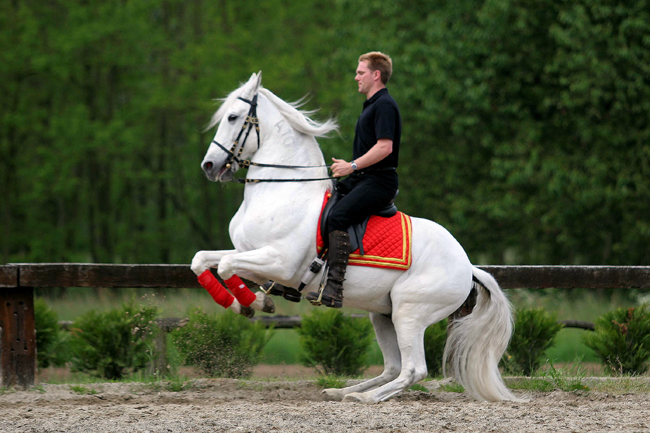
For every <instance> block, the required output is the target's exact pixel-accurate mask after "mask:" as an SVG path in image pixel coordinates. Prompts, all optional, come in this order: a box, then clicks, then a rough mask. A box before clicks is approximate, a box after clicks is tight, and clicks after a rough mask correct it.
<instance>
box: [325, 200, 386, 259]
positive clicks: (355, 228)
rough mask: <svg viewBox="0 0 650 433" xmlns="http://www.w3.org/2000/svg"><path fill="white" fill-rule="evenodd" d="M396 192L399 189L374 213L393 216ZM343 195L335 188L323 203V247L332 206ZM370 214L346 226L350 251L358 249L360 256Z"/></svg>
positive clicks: (327, 237) (326, 242)
mask: <svg viewBox="0 0 650 433" xmlns="http://www.w3.org/2000/svg"><path fill="white" fill-rule="evenodd" d="M397 194H399V191H397V193H396V194H395V197H393V199H392V200H391V201H390V203H388V204H387V205H386V206H384V207H383V208H382V209H380V210H379V211H378V212H376V213H375V214H374V215H377V216H380V217H383V218H390V217H392V216H394V215H395V214H396V213H397V206H395V198H396V197H397ZM343 197H345V194H342V193H341V192H340V191H338V190H337V189H336V188H335V189H334V191H333V192H332V197H330V199H329V200H328V201H327V204H326V205H325V208H324V209H323V212H322V214H321V218H320V228H319V229H320V234H321V238H322V239H323V249H327V248H328V246H329V245H328V244H329V236H328V233H327V225H328V222H329V216H330V214H331V212H332V208H333V207H334V205H335V204H336V203H337V202H338V201H339V200H340V199H341V198H343ZM371 216H372V215H368V217H366V219H365V220H363V221H362V222H360V223H358V224H354V225H352V226H350V227H348V230H347V232H348V234H349V235H350V252H353V251H356V250H359V253H361V255H362V256H363V255H365V250H364V248H363V236H364V235H365V234H366V229H367V227H368V221H369V220H370V217H371Z"/></svg>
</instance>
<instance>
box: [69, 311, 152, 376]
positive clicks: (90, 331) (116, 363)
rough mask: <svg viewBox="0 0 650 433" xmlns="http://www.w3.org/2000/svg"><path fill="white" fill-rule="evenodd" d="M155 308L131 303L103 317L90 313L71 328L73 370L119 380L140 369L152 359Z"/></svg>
mask: <svg viewBox="0 0 650 433" xmlns="http://www.w3.org/2000/svg"><path fill="white" fill-rule="evenodd" d="M157 314H158V308H156V307H145V306H137V305H135V304H134V302H133V301H131V302H130V303H127V304H123V305H122V308H121V309H113V310H110V311H108V312H105V313H100V312H97V311H96V310H91V311H89V312H88V313H86V314H84V315H83V316H81V317H79V318H78V319H77V320H75V322H74V324H73V325H72V338H71V340H70V346H71V350H72V370H73V371H82V372H86V373H89V374H91V375H93V376H97V377H103V378H106V379H111V380H112V379H120V378H122V377H124V376H126V375H128V374H130V373H132V372H135V371H138V370H141V369H143V368H144V367H145V366H146V364H147V362H148V361H150V360H152V359H153V357H154V353H153V351H154V349H153V347H154V341H153V339H154V333H155V332H157V331H158V327H157V326H156V324H155V323H154V319H155V317H156V315H157Z"/></svg>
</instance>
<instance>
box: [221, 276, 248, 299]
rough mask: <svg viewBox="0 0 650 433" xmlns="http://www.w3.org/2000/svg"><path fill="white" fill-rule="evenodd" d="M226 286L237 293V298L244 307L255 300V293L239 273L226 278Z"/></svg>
mask: <svg viewBox="0 0 650 433" xmlns="http://www.w3.org/2000/svg"><path fill="white" fill-rule="evenodd" d="M225 282H226V286H228V289H230V291H231V292H232V294H233V295H235V298H237V300H238V301H239V303H240V304H242V305H243V306H244V307H248V306H249V305H250V304H252V303H253V301H254V300H255V293H253V292H251V291H250V289H249V288H248V287H247V286H246V284H244V282H243V281H242V280H241V278H239V277H238V276H237V275H233V276H232V277H231V278H228V279H227V280H225Z"/></svg>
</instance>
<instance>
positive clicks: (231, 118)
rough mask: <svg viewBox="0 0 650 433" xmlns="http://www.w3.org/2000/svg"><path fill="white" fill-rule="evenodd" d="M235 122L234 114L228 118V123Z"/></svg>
mask: <svg viewBox="0 0 650 433" xmlns="http://www.w3.org/2000/svg"><path fill="white" fill-rule="evenodd" d="M235 120H237V116H236V115H235V114H231V115H230V116H228V121H229V122H234V121H235Z"/></svg>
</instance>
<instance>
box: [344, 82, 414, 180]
mask: <svg viewBox="0 0 650 433" xmlns="http://www.w3.org/2000/svg"><path fill="white" fill-rule="evenodd" d="M401 137H402V117H401V115H400V112H399V107H398V106H397V102H395V100H394V99H393V97H392V96H390V95H389V94H388V89H386V88H383V89H381V90H379V91H378V92H377V93H375V94H374V95H372V97H371V98H370V99H367V100H366V101H365V102H364V103H363V110H362V111H361V116H359V120H358V121H357V126H356V129H355V135H354V145H353V150H352V157H353V159H357V158H360V157H361V156H363V155H365V154H366V152H368V151H369V150H370V148H372V147H373V146H374V145H375V144H377V141H378V140H379V139H381V138H388V139H390V140H393V152H392V153H391V154H390V155H388V156H387V157H386V158H384V159H382V160H381V161H379V162H378V163H376V164H374V165H373V166H372V168H384V167H397V162H398V159H399V145H400V141H401Z"/></svg>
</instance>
